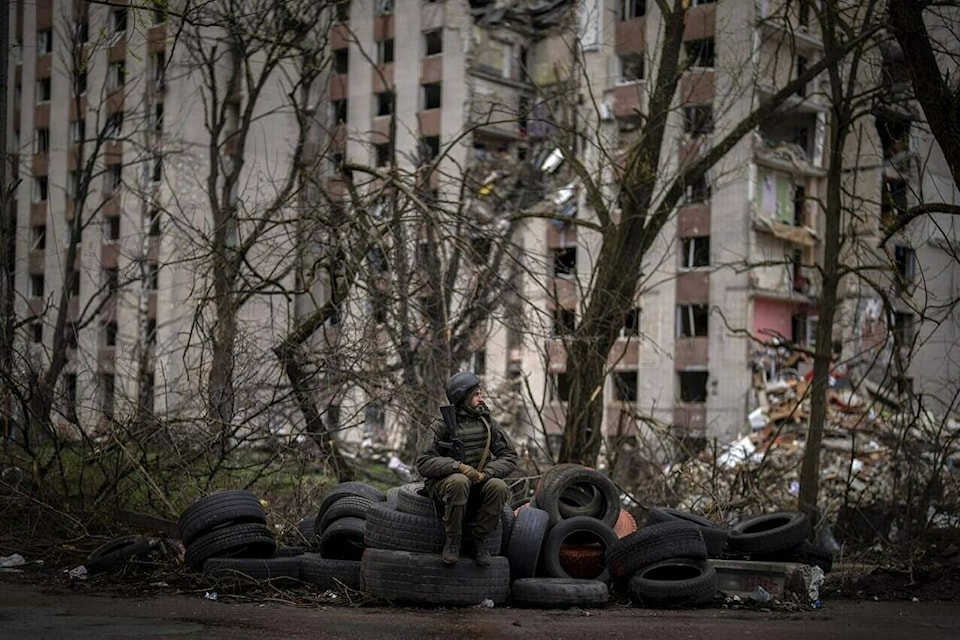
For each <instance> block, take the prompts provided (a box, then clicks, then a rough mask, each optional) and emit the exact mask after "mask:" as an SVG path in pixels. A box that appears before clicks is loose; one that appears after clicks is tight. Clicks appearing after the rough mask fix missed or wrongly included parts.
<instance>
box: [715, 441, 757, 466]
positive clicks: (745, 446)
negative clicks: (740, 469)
mask: <svg viewBox="0 0 960 640" xmlns="http://www.w3.org/2000/svg"><path fill="white" fill-rule="evenodd" d="M756 450H757V447H756V446H755V445H754V444H753V442H751V441H750V438H749V437H744V438H741V439H740V440H737V441H736V442H734V443H732V444H730V445H728V446H727V447H726V448H725V449H724V451H723V453H721V454H720V456H719V457H718V458H717V464H719V465H720V466H721V467H725V468H727V469H733V468H735V467H737V466H738V465H740V464H741V463H743V462H746V461H747V460H749V459H750V456H751V455H753V453H754V452H755V451H756Z"/></svg>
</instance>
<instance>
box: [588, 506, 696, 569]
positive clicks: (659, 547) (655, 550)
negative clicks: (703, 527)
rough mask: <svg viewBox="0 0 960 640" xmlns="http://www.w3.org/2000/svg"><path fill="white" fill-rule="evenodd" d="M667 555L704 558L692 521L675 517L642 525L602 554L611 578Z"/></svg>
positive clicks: (664, 557) (663, 558)
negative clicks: (667, 520) (674, 520)
mask: <svg viewBox="0 0 960 640" xmlns="http://www.w3.org/2000/svg"><path fill="white" fill-rule="evenodd" d="M669 558H692V559H694V560H706V558H707V547H706V544H704V542H703V534H701V533H700V529H699V528H698V527H697V526H696V525H695V524H693V523H692V522H684V521H680V520H678V521H676V522H661V523H658V524H652V525H650V526H647V527H642V528H640V529H637V531H636V532H634V533H631V534H630V535H627V536H624V537H623V538H620V539H618V540H617V541H616V542H614V543H613V544H611V545H610V547H609V548H608V549H607V556H606V559H607V568H608V569H609V570H610V575H611V577H612V578H613V579H615V580H621V579H624V578H627V577H629V576H631V575H632V574H634V573H635V572H637V571H639V570H640V569H643V568H644V567H647V566H650V565H652V564H655V563H657V562H660V561H661V560H667V559H669Z"/></svg>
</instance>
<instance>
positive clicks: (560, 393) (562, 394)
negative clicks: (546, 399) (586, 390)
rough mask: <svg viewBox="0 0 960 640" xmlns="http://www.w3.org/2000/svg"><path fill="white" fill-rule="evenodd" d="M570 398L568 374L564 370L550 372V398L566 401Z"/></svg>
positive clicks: (554, 400)
mask: <svg viewBox="0 0 960 640" xmlns="http://www.w3.org/2000/svg"><path fill="white" fill-rule="evenodd" d="M569 399H570V374H568V373H567V372H566V371H564V372H561V373H551V374H550V400H552V401H553V402H566V401H568V400H569Z"/></svg>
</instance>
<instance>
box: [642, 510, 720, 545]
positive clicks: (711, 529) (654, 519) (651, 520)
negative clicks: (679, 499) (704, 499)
mask: <svg viewBox="0 0 960 640" xmlns="http://www.w3.org/2000/svg"><path fill="white" fill-rule="evenodd" d="M675 520H685V521H687V522H692V523H694V524H695V525H697V526H698V527H700V533H701V534H703V542H704V544H706V545H707V557H710V558H720V557H723V552H724V549H726V546H727V539H728V538H729V537H730V533H729V532H728V531H727V530H726V529H725V528H724V527H721V526H720V525H718V524H716V523H715V522H713V521H712V520H708V519H706V518H704V517H701V516H698V515H696V514H693V513H687V512H686V511H680V510H679V509H672V508H670V507H651V508H650V510H649V511H647V518H646V524H648V525H649V524H657V523H660V522H671V521H675Z"/></svg>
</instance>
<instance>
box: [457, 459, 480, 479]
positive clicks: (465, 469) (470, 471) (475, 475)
mask: <svg viewBox="0 0 960 640" xmlns="http://www.w3.org/2000/svg"><path fill="white" fill-rule="evenodd" d="M457 468H458V469H459V470H460V473H462V474H463V475H465V476H467V477H468V478H470V482H472V483H473V484H476V483H478V482H480V476H481V475H482V474H481V473H480V472H479V471H477V470H476V469H474V468H473V467H471V466H470V465H468V464H464V463H462V462H461V463H460V466H459V467H457Z"/></svg>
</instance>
